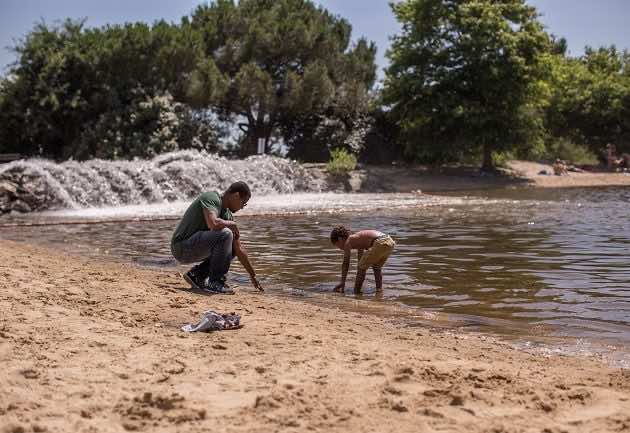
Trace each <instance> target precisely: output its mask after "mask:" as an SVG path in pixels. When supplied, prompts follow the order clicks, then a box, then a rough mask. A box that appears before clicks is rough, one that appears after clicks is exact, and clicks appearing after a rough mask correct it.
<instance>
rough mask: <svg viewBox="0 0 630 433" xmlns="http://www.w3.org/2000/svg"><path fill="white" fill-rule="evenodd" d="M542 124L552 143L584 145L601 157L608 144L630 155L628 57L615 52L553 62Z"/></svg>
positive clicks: (602, 50) (609, 50)
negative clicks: (568, 141)
mask: <svg viewBox="0 0 630 433" xmlns="http://www.w3.org/2000/svg"><path fill="white" fill-rule="evenodd" d="M553 64H554V68H553V75H552V82H551V83H552V84H551V88H552V90H553V91H552V96H551V100H550V104H549V107H548V109H547V116H546V123H547V128H548V130H549V133H550V134H551V136H552V139H569V140H571V141H573V142H575V143H577V144H584V145H586V146H588V148H589V149H590V150H591V151H592V152H593V153H595V154H596V155H599V156H600V157H603V153H604V150H605V147H606V145H607V144H608V143H612V144H615V145H616V146H617V149H618V150H619V151H625V152H630V55H629V54H628V52H627V51H624V52H620V51H619V50H617V49H616V48H615V47H614V46H611V47H601V48H598V49H593V48H590V47H587V48H586V50H585V53H584V55H583V56H580V57H578V58H571V57H565V56H557V57H555V58H554V63H553Z"/></svg>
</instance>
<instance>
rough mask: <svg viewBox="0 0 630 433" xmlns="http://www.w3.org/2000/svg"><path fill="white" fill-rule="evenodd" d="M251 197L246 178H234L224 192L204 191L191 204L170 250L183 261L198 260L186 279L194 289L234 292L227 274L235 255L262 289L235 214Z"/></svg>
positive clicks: (256, 284)
mask: <svg viewBox="0 0 630 433" xmlns="http://www.w3.org/2000/svg"><path fill="white" fill-rule="evenodd" d="M250 197H251V192H250V190H249V187H248V186H247V184H246V183H245V182H235V183H233V184H232V185H230V187H229V188H228V189H227V190H226V191H225V192H224V193H223V194H219V193H218V192H217V191H208V192H203V193H201V194H200V195H199V196H198V197H197V198H196V199H195V200H194V201H193V202H192V203H191V205H190V206H189V207H188V209H187V210H186V212H185V213H184V216H183V217H182V219H181V221H180V222H179V224H178V225H177V228H176V229H175V232H174V233H173V237H172V239H171V252H172V253H173V257H175V259H177V261H178V262H180V263H185V264H187V263H196V262H201V263H199V264H197V265H195V266H193V267H192V268H191V269H190V270H189V271H188V272H186V274H184V279H185V280H186V281H187V282H188V283H189V284H190V285H191V287H192V288H193V289H198V290H204V291H207V292H212V293H224V294H233V293H234V291H233V290H232V289H231V288H230V287H229V286H228V284H227V283H226V275H227V273H228V271H229V270H230V264H231V263H232V259H233V258H234V257H238V260H239V261H240V262H241V264H242V265H243V267H244V268H245V270H247V272H248V273H249V277H250V278H251V280H252V284H253V285H254V287H255V288H257V289H258V290H260V291H263V288H262V286H261V285H260V283H259V282H258V279H257V278H256V272H255V271H254V268H253V267H252V265H251V263H250V261H249V257H248V256H247V252H246V251H245V249H244V248H243V247H242V245H241V239H240V233H239V231H238V226H237V225H236V222H235V221H234V217H233V214H234V213H236V212H238V211H239V210H241V209H243V208H244V207H245V206H246V205H247V201H248V200H249V199H250Z"/></svg>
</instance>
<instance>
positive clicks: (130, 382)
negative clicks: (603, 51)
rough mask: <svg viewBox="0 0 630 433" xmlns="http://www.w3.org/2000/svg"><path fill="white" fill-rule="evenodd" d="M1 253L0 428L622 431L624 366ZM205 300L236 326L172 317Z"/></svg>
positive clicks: (54, 256) (30, 253) (157, 275)
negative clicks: (236, 320) (203, 327)
mask: <svg viewBox="0 0 630 433" xmlns="http://www.w3.org/2000/svg"><path fill="white" fill-rule="evenodd" d="M0 263H2V264H0V274H1V275H2V279H0V308H1V309H2V311H4V312H6V314H4V315H3V316H2V318H1V319H0V359H2V365H3V367H4V368H3V369H2V372H1V373H0V392H1V393H2V395H3V397H4V398H3V400H4V401H3V402H2V403H0V426H3V427H4V430H3V431H11V432H13V431H50V432H54V431H60V432H61V431H86V430H90V431H98V432H110V431H111V432H114V431H192V432H195V431H208V430H217V428H218V430H219V431H227V432H259V431H260V432H262V431H290V432H302V431H333V432H337V431H339V432H347V431H357V432H358V431H398V432H418V431H428V432H429V431H431V432H432V431H438V430H447V431H458V432H459V431H461V432H487V431H493V430H494V431H521V430H523V431H525V430H526V431H544V429H547V431H552V432H560V431H569V432H585V431H589V432H595V431H626V430H630V415H628V414H629V413H630V371H628V370H622V369H619V368H615V367H611V366H608V365H606V364H604V363H602V362H600V361H597V360H595V359H584V358H578V357H571V356H562V355H549V356H547V355H543V354H533V353H529V352H524V351H520V350H517V349H514V348H513V347H511V346H510V345H509V344H507V343H505V342H501V341H498V340H495V339H493V338H488V337H485V336H483V335H477V334H473V333H466V332H450V331H440V330H438V329H433V328H429V327H424V326H419V327H410V326H404V325H402V324H400V323H398V321H396V320H392V319H391V318H385V317H380V316H379V315H373V314H369V313H368V314H365V313H357V312H351V311H345V310H343V309H339V308H335V307H332V306H319V305H314V304H312V303H308V302H303V301H300V300H294V299H287V297H282V296H275V295H270V294H258V293H256V292H254V289H253V288H251V287H249V286H248V285H247V286H243V287H240V288H239V289H238V290H237V294H236V295H234V296H217V295H215V296H207V295H203V294H200V293H195V292H192V291H190V290H188V289H186V288H185V283H183V280H181V278H180V277H179V276H178V275H177V273H176V272H174V271H156V270H152V269H146V268H139V267H137V266H134V265H130V264H120V263H110V262H106V261H103V260H96V259H85V258H81V257H77V256H72V255H68V254H64V253H59V252H58V251H56V250H54V249H46V248H41V247H34V246H31V245H26V244H21V243H15V242H10V241H0ZM207 309H213V310H216V311H219V312H232V311H234V312H236V313H238V314H241V316H242V323H243V325H244V327H243V328H242V329H239V330H235V331H222V332H215V333H212V334H186V333H184V332H182V331H180V330H179V327H180V326H181V325H182V324H184V323H188V322H196V321H197V320H198V318H199V317H200V314H201V313H202V312H203V311H204V310H207ZM384 423H385V425H386V426H387V427H385V428H384V427H382V426H383V424H384ZM217 426H218V427H217ZM21 429H22V430H21Z"/></svg>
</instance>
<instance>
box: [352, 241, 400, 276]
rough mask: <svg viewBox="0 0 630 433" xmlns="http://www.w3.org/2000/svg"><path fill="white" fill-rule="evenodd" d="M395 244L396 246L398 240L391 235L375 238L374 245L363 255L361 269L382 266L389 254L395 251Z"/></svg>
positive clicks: (360, 263)
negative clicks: (395, 240)
mask: <svg viewBox="0 0 630 433" xmlns="http://www.w3.org/2000/svg"><path fill="white" fill-rule="evenodd" d="M394 246H396V242H394V240H393V239H392V238H391V237H389V236H383V237H379V238H376V239H374V243H373V244H372V246H371V247H370V248H369V249H368V250H367V251H365V252H364V253H363V255H362V256H361V260H359V269H363V270H367V269H368V268H371V267H375V268H382V267H383V265H384V264H385V262H386V261H387V258H388V257H389V255H390V254H391V253H392V251H394Z"/></svg>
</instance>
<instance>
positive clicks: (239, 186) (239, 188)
mask: <svg viewBox="0 0 630 433" xmlns="http://www.w3.org/2000/svg"><path fill="white" fill-rule="evenodd" d="M225 192H226V194H233V193H235V192H237V193H238V194H239V195H240V197H241V198H244V199H245V200H249V198H250V197H251V196H252V192H251V191H250V190H249V186H247V184H246V183H245V182H243V181H238V182H234V183H233V184H232V185H230V187H229V188H228V189H227V191H225Z"/></svg>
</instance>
